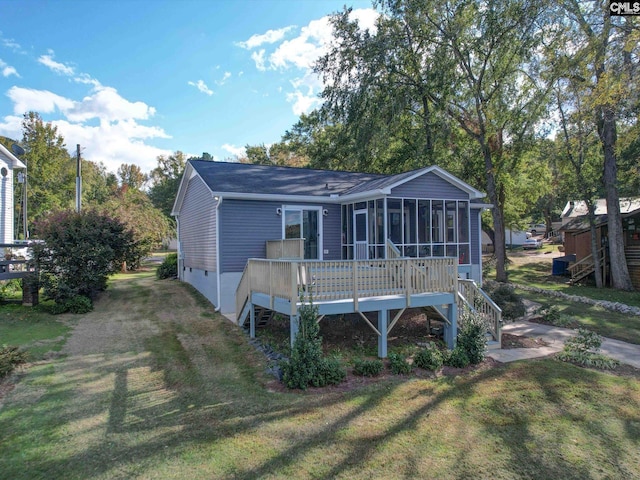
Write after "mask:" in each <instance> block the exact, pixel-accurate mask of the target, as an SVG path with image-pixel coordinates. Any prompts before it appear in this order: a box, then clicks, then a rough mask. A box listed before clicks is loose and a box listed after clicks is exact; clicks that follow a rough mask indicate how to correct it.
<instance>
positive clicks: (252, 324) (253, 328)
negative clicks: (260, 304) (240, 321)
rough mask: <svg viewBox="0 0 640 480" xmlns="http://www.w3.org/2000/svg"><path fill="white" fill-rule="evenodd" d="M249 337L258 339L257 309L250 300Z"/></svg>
mask: <svg viewBox="0 0 640 480" xmlns="http://www.w3.org/2000/svg"><path fill="white" fill-rule="evenodd" d="M249 337H251V338H256V309H255V307H254V306H253V303H251V299H249Z"/></svg>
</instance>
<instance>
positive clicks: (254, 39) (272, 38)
mask: <svg viewBox="0 0 640 480" xmlns="http://www.w3.org/2000/svg"><path fill="white" fill-rule="evenodd" d="M293 28H295V27H294V26H293V25H290V26H288V27H284V28H280V29H278V30H267V32H266V33H263V34H262V35H260V34H255V35H252V36H251V37H250V38H249V40H247V41H246V42H238V43H237V44H236V45H238V46H239V47H242V48H246V49H247V50H252V49H254V48H256V47H259V46H260V45H263V44H265V43H276V42H279V41H280V40H282V39H283V38H284V36H285V35H286V34H287V32H289V31H290V30H292V29H293Z"/></svg>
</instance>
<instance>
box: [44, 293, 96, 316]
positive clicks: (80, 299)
mask: <svg viewBox="0 0 640 480" xmlns="http://www.w3.org/2000/svg"><path fill="white" fill-rule="evenodd" d="M91 310H93V302H92V301H91V299H90V298H89V297H85V296H84V295H76V296H74V297H71V298H69V299H68V300H65V301H63V302H56V303H54V304H53V305H52V306H51V307H49V312H51V313H52V314H53V315H59V314H61V313H67V312H70V313H76V314H82V313H88V312H90V311H91Z"/></svg>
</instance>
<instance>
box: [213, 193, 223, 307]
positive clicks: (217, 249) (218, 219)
mask: <svg viewBox="0 0 640 480" xmlns="http://www.w3.org/2000/svg"><path fill="white" fill-rule="evenodd" d="M213 198H214V199H215V196H214V197H213ZM220 205H222V197H220V196H218V203H217V205H216V276H217V281H216V289H217V295H218V306H217V308H216V309H215V310H214V311H216V312H219V311H220V308H221V307H222V298H220Z"/></svg>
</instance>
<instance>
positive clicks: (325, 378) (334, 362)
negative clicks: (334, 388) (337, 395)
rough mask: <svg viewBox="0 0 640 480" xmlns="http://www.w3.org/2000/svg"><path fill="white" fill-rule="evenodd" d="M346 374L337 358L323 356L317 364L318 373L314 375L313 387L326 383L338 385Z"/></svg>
mask: <svg viewBox="0 0 640 480" xmlns="http://www.w3.org/2000/svg"><path fill="white" fill-rule="evenodd" d="M346 376H347V371H346V370H345V369H344V367H343V366H342V363H340V360H338V359H337V358H323V359H322V360H321V361H320V364H319V365H318V375H317V376H316V378H315V379H314V380H315V383H313V386H314V387H324V386H326V385H338V384H339V383H340V382H342V381H343V380H344V379H345V378H346Z"/></svg>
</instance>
